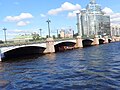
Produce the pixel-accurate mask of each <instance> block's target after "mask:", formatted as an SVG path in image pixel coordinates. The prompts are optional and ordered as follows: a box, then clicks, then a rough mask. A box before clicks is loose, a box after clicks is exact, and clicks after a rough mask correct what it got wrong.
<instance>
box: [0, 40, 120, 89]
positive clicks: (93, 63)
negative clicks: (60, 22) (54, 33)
mask: <svg viewBox="0 0 120 90" xmlns="http://www.w3.org/2000/svg"><path fill="white" fill-rule="evenodd" d="M119 44H120V43H119V42H117V43H110V44H104V45H100V46H93V47H87V48H83V49H75V50H71V51H66V52H60V53H54V54H46V55H43V56H39V57H38V56H37V57H31V58H22V59H19V60H16V61H12V60H10V61H8V62H1V63H0V89H3V90H71V89H72V90H119V89H120V45H119Z"/></svg>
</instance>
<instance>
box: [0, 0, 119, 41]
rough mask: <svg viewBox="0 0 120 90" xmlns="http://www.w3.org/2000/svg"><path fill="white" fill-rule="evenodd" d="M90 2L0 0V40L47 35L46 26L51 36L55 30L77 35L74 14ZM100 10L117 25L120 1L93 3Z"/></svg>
mask: <svg viewBox="0 0 120 90" xmlns="http://www.w3.org/2000/svg"><path fill="white" fill-rule="evenodd" d="M89 2H90V0H0V40H4V32H3V28H4V27H5V28H6V29H7V30H6V34H7V39H12V38H14V37H15V36H17V35H22V34H30V33H34V32H36V33H40V31H39V29H42V36H46V35H48V27H47V25H48V23H47V22H46V21H47V20H48V19H50V21H51V22H50V30H51V34H52V35H57V30H58V31H60V30H61V29H66V30H67V29H72V30H74V31H75V32H77V28H76V22H77V20H76V12H78V10H82V9H84V8H85V7H86V6H87V4H88V3H89ZM96 3H97V4H99V5H101V8H102V10H103V11H104V12H105V13H106V14H107V15H110V17H111V23H112V24H120V5H119V4H120V0H96Z"/></svg>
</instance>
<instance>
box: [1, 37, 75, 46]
mask: <svg viewBox="0 0 120 90" xmlns="http://www.w3.org/2000/svg"><path fill="white" fill-rule="evenodd" d="M73 39H75V38H56V39H54V41H62V40H73ZM45 42H46V40H45V39H43V40H37V41H29V42H11V43H10V42H7V43H3V44H0V47H9V46H21V45H28V44H38V43H45Z"/></svg>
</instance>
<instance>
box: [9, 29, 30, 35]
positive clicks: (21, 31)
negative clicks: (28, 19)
mask: <svg viewBox="0 0 120 90" xmlns="http://www.w3.org/2000/svg"><path fill="white" fill-rule="evenodd" d="M8 32H9V33H10V34H11V33H12V34H17V35H18V34H22V33H24V34H25V33H32V31H30V30H20V29H14V30H8Z"/></svg>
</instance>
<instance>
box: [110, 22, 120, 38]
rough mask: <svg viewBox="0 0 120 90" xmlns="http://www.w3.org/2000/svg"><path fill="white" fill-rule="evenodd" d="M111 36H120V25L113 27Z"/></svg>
mask: <svg viewBox="0 0 120 90" xmlns="http://www.w3.org/2000/svg"><path fill="white" fill-rule="evenodd" d="M111 36H120V25H115V24H113V25H111Z"/></svg>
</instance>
